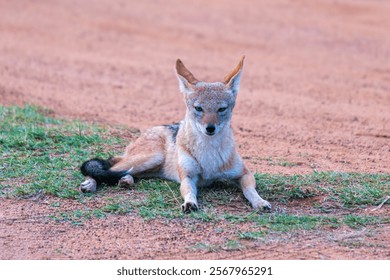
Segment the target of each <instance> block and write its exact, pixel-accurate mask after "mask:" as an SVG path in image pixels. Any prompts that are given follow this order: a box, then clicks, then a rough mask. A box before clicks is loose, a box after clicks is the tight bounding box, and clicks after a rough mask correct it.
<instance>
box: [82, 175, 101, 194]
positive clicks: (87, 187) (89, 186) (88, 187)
mask: <svg viewBox="0 0 390 280" xmlns="http://www.w3.org/2000/svg"><path fill="white" fill-rule="evenodd" d="M96 185H97V184H96V181H95V180H94V179H92V178H88V179H87V180H85V181H84V182H82V183H81V184H80V191H82V192H96Z"/></svg>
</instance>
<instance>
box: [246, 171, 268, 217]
mask: <svg viewBox="0 0 390 280" xmlns="http://www.w3.org/2000/svg"><path fill="white" fill-rule="evenodd" d="M239 183H240V186H241V189H242V192H243V193H244V196H245V197H246V199H248V200H249V202H250V203H251V205H252V207H253V208H254V209H262V210H269V209H271V204H270V203H269V202H268V201H267V200H264V199H262V198H261V196H260V195H259V194H258V193H257V191H256V180H255V177H254V176H253V174H252V173H251V172H250V171H249V170H248V169H247V168H245V171H244V175H243V176H242V177H241V178H240V179H239Z"/></svg>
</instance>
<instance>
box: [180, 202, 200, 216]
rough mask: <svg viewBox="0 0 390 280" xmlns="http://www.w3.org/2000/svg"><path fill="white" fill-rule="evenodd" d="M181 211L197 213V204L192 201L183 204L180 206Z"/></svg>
mask: <svg viewBox="0 0 390 280" xmlns="http://www.w3.org/2000/svg"><path fill="white" fill-rule="evenodd" d="M181 210H183V212H184V213H190V212H193V211H198V204H197V203H196V202H192V201H187V202H184V203H183V204H182V205H181Z"/></svg>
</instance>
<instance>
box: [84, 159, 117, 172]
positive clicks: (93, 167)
mask: <svg viewBox="0 0 390 280" xmlns="http://www.w3.org/2000/svg"><path fill="white" fill-rule="evenodd" d="M110 167H111V164H110V162H109V161H108V160H104V159H101V158H93V159H90V160H87V161H85V162H84V163H83V164H82V165H81V167H80V171H81V173H82V174H83V175H84V176H91V175H92V174H93V173H95V172H96V171H98V170H99V171H100V170H108V169H110Z"/></svg>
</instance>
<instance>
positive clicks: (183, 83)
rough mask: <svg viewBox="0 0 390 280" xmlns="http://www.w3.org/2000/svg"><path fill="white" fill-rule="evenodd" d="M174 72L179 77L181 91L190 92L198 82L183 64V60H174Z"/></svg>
mask: <svg viewBox="0 0 390 280" xmlns="http://www.w3.org/2000/svg"><path fill="white" fill-rule="evenodd" d="M176 74H177V78H178V79H179V87H180V90H181V92H182V93H186V94H187V93H191V92H193V88H194V86H195V85H196V83H198V82H199V81H198V79H196V78H195V77H194V75H192V73H191V72H190V71H189V70H188V69H187V68H186V67H185V66H184V64H183V62H182V61H181V60H180V59H178V60H176Z"/></svg>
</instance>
